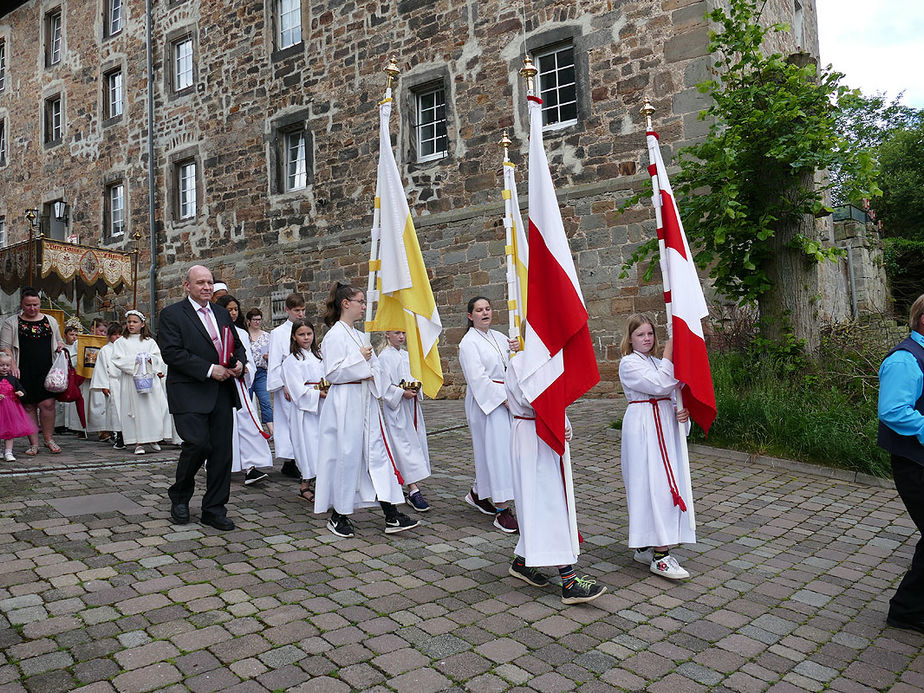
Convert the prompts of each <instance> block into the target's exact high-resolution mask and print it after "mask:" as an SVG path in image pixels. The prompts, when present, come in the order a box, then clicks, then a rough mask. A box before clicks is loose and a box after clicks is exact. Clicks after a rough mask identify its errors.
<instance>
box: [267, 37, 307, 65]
mask: <svg viewBox="0 0 924 693" xmlns="http://www.w3.org/2000/svg"><path fill="white" fill-rule="evenodd" d="M304 52H305V42H304V41H299V42H298V43H293V44H292V45H291V46H287V47H285V48H277V49H276V50H274V51H273V53H272V55H270V60H271V61H272V62H274V63H276V62H279V61H281V60H287V59H289V58H291V57H293V56H296V55H302V54H303V53H304Z"/></svg>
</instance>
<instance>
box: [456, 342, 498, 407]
mask: <svg viewBox="0 0 924 693" xmlns="http://www.w3.org/2000/svg"><path fill="white" fill-rule="evenodd" d="M473 329H474V328H470V329H469V331H468V333H466V336H469V335H470V334H471V332H472V330H473ZM477 338H478V337H476V339H477ZM488 348H491V347H488ZM486 356H488V355H487V354H482V350H481V349H480V348H479V345H478V343H477V342H476V341H475V340H474V339H465V338H463V339H462V341H461V342H460V343H459V363H460V364H461V365H462V374H463V375H464V376H465V384H466V385H467V386H468V389H469V390H470V391H471V393H472V395H473V396H474V398H475V402H477V403H478V406H479V408H480V409H481V411H483V412H484V414H485V416H487V415H488V414H490V413H491V412H492V411H494V410H495V409H497V408H498V407H499V406H500V405H502V404H503V403H504V401H505V400H506V399H507V390H506V389H505V387H504V384H503V383H495V382H494V379H493V378H491V376H490V375H488V369H487V367H486V366H485V363H484V358H485V357H486Z"/></svg>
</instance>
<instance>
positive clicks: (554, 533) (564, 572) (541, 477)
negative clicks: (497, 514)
mask: <svg viewBox="0 0 924 693" xmlns="http://www.w3.org/2000/svg"><path fill="white" fill-rule="evenodd" d="M521 364H522V357H520V356H519V355H514V356H513V358H511V359H510V365H509V367H508V368H507V378H506V381H505V385H506V391H507V404H508V406H509V407H510V413H511V415H512V416H513V427H512V429H511V433H510V456H511V460H512V469H513V496H514V499H515V500H516V503H517V515H518V520H519V525H520V539H519V541H518V542H517V547H516V550H515V551H514V559H513V563H511V565H510V568H509V569H508V572H509V573H510V575H512V576H513V577H515V578H519V579H520V580H523V581H524V582H526V583H527V584H529V585H533V586H534V587H545V586H547V585H548V584H549V580H548V578H547V577H546V576H545V575H543V574H542V573H541V572H540V571H538V570H536V567H538V566H552V565H554V566H557V567H558V573H559V575H560V576H561V581H562V593H561V594H562V596H561V601H562V603H563V604H580V603H583V602H589V601H593V600H594V599H596V598H597V597H599V596H600V595H601V594H603V593H604V592H606V587H604V586H603V585H598V584H596V582H594V581H593V580H591V579H589V578H587V577H582V578H579V577H577V574H576V573H575V571H574V564H575V563H576V562H577V557H578V553H580V549H579V538H578V532H577V516H576V510H575V508H574V503H573V502H571V503H569V502H568V498H567V494H566V491H565V473H566V469H565V464H566V460H565V459H563V458H562V457H559V455H558V454H556V452H555V451H554V450H552V448H550V447H549V446H548V445H547V444H546V443H545V441H543V440H542V439H541V438H539V436H538V435H537V434H536V412H535V411H534V410H533V408H532V406H530V403H529V402H528V401H527V400H526V396H525V395H524V394H523V391H522V390H521V389H520V379H519V373H518V368H519V366H520V365H521ZM565 440H571V422H570V421H569V420H568V418H567V417H565ZM568 464H570V462H568ZM567 473H568V475H569V477H570V469H568V470H567ZM572 501H573V499H572Z"/></svg>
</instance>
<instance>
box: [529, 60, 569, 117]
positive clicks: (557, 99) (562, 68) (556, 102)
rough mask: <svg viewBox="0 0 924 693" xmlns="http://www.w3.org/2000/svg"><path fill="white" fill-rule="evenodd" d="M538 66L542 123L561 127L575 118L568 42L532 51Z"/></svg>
mask: <svg viewBox="0 0 924 693" xmlns="http://www.w3.org/2000/svg"><path fill="white" fill-rule="evenodd" d="M535 58H536V66H537V67H538V68H539V97H540V98H541V99H542V125H543V126H544V127H549V126H555V127H561V126H565V125H570V124H571V123H574V122H577V81H576V79H575V71H574V46H573V45H572V44H571V43H568V44H564V45H560V46H557V47H555V48H551V49H548V50H545V51H541V52H537V53H536V54H535Z"/></svg>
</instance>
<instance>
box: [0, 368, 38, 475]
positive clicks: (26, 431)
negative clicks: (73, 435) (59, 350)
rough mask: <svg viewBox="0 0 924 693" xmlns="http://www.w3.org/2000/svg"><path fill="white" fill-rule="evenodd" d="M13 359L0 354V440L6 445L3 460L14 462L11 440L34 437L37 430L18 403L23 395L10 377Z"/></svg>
mask: <svg viewBox="0 0 924 693" xmlns="http://www.w3.org/2000/svg"><path fill="white" fill-rule="evenodd" d="M12 367H13V357H12V356H11V355H10V354H9V353H8V352H5V351H3V352H0V440H3V441H4V442H5V444H6V447H5V449H4V453H3V458H4V459H5V460H6V461H7V462H15V461H16V458H15V457H13V439H14V438H24V437H26V436H31V435H35V434H36V433H37V432H38V428H37V427H36V425H35V422H34V421H33V420H32V419H31V418H29V415H28V414H27V413H26V410H25V409H23V408H22V404H20V403H19V398H20V397H22V396H23V395H25V394H26V393H25V392H24V391H23V388H22V384H21V383H20V382H19V380H17V379H16V378H14V377H13V376H12V375H10V370H11V369H12Z"/></svg>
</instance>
